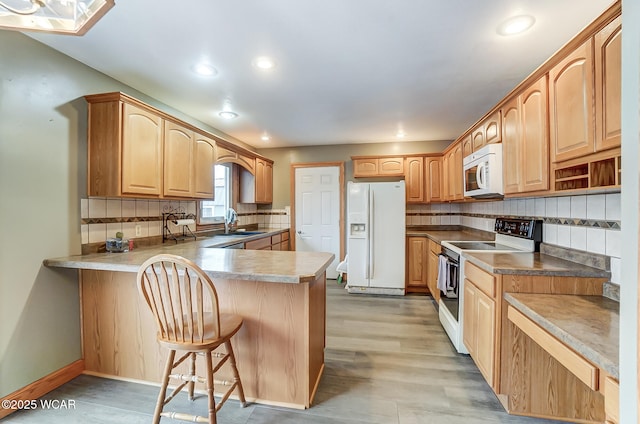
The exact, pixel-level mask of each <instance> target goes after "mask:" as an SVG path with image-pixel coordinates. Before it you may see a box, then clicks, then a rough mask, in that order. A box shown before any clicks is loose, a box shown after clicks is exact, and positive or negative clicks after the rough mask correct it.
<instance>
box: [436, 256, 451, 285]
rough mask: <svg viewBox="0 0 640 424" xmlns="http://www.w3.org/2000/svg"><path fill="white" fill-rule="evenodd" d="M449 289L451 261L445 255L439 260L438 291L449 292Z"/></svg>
mask: <svg viewBox="0 0 640 424" xmlns="http://www.w3.org/2000/svg"><path fill="white" fill-rule="evenodd" d="M447 287H449V261H448V260H447V257H446V256H445V255H440V258H439V259H438V289H439V290H441V291H443V292H445V293H446V292H447Z"/></svg>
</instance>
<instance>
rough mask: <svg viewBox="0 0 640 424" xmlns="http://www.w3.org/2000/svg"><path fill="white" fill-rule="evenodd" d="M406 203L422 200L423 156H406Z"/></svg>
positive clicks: (421, 201) (420, 201)
mask: <svg viewBox="0 0 640 424" xmlns="http://www.w3.org/2000/svg"><path fill="white" fill-rule="evenodd" d="M404 180H405V183H406V189H407V203H423V202H424V192H425V190H424V182H425V181H424V157H408V158H406V165H405V177H404Z"/></svg>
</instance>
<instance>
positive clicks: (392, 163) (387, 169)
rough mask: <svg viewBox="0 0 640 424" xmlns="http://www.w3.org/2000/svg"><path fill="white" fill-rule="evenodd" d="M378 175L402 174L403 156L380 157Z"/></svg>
mask: <svg viewBox="0 0 640 424" xmlns="http://www.w3.org/2000/svg"><path fill="white" fill-rule="evenodd" d="M378 174H379V175H404V158H401V157H397V158H380V159H379V160H378Z"/></svg>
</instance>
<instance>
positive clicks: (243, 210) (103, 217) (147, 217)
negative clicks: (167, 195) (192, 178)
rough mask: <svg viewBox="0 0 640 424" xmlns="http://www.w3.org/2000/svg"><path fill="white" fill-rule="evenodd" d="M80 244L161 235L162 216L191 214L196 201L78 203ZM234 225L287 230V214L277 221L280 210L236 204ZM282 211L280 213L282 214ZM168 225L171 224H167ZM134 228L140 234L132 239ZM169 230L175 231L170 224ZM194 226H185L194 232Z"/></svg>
mask: <svg viewBox="0 0 640 424" xmlns="http://www.w3.org/2000/svg"><path fill="white" fill-rule="evenodd" d="M80 209H81V210H80V217H81V220H82V222H81V224H80V228H81V233H82V244H89V243H103V242H104V241H105V240H106V239H107V238H109V237H115V235H116V233H117V232H122V233H123V236H124V237H125V238H128V239H136V238H145V237H154V236H162V227H163V222H162V214H163V213H165V212H176V211H177V212H184V213H186V214H195V213H196V209H197V201H194V200H191V201H177V200H149V199H106V198H97V197H92V198H89V199H81V201H80ZM237 212H238V225H239V226H243V225H250V224H258V225H260V226H266V227H276V228H287V227H288V226H289V225H288V224H289V219H288V215H287V216H286V219H283V218H281V213H280V212H281V211H275V212H272V211H259V212H258V210H257V207H256V205H254V204H242V203H240V204H238V205H237ZM284 212H285V211H282V214H284ZM267 216H268V218H267ZM171 225H172V224H171ZM136 226H140V234H139V235H137V236H136ZM172 227H173V228H170V229H171V231H174V232H175V231H176V230H177V228H176V227H175V226H173V225H172ZM195 227H196V226H195V224H192V225H189V229H190V230H191V231H195V229H196V228H195Z"/></svg>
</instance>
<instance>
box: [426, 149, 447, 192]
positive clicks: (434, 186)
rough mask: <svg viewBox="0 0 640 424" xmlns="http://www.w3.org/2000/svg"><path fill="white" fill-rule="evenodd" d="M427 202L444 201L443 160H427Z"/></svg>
mask: <svg viewBox="0 0 640 424" xmlns="http://www.w3.org/2000/svg"><path fill="white" fill-rule="evenodd" d="M426 166H427V179H426V185H427V190H426V191H427V193H426V196H427V199H426V200H427V202H439V201H442V200H443V193H442V158H441V157H439V158H427V165H426Z"/></svg>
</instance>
